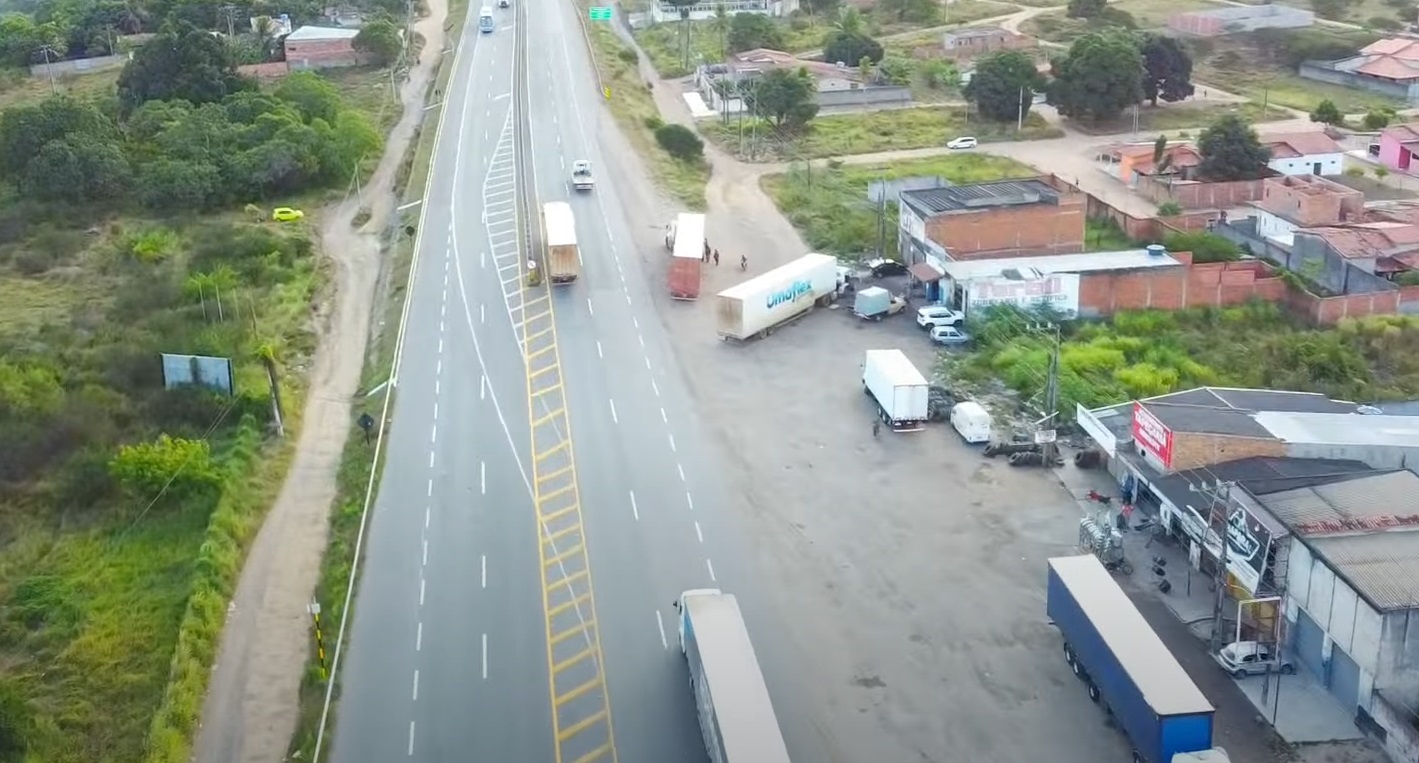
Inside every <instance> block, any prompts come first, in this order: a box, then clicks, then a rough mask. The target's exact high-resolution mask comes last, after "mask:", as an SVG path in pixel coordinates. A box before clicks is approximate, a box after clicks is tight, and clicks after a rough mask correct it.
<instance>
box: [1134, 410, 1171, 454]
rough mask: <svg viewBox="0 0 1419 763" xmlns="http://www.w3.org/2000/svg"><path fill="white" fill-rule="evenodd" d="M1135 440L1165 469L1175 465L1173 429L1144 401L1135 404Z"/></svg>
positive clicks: (1145, 452)
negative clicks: (1148, 407)
mask: <svg viewBox="0 0 1419 763" xmlns="http://www.w3.org/2000/svg"><path fill="white" fill-rule="evenodd" d="M1133 441H1134V442H1136V443H1138V446H1139V447H1141V448H1142V449H1143V452H1144V454H1145V455H1148V456H1152V457H1153V459H1154V460H1156V461H1157V462H1158V463H1159V464H1161V465H1162V468H1163V469H1164V470H1167V469H1171V468H1172V465H1173V430H1171V429H1169V428H1167V427H1166V426H1164V425H1163V422H1161V421H1159V420H1158V417H1157V416H1154V415H1153V414H1152V412H1150V411H1149V410H1148V409H1147V408H1144V407H1143V404H1142V403H1138V402H1135V403H1134V404H1133Z"/></svg>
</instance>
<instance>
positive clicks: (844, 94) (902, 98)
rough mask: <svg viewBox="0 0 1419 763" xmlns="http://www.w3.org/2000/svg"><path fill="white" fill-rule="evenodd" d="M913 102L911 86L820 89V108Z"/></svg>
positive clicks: (830, 108) (848, 107) (902, 104)
mask: <svg viewBox="0 0 1419 763" xmlns="http://www.w3.org/2000/svg"><path fill="white" fill-rule="evenodd" d="M911 102H912V91H911V88H909V87H895V86H883V87H859V88H857V89H856V90H820V91H818V108H820V109H823V110H833V109H851V108H857V107H864V106H882V105H899V106H905V105H907V104H909V103H911Z"/></svg>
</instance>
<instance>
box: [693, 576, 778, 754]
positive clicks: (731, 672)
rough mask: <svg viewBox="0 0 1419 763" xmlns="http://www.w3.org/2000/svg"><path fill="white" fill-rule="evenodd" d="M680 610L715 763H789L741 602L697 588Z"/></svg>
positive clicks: (703, 726)
mask: <svg viewBox="0 0 1419 763" xmlns="http://www.w3.org/2000/svg"><path fill="white" fill-rule="evenodd" d="M675 608H676V609H677V610H679V613H680V617H679V620H680V652H681V654H683V655H685V662H686V663H687V664H688V666H689V668H690V690H691V692H693V693H694V695H695V711H696V714H697V715H698V716H699V719H700V733H701V734H702V735H703V736H704V740H705V750H706V751H707V752H708V753H709V759H710V761H712V763H789V759H788V747H787V746H786V745H785V744H784V742H783V732H782V731H780V730H779V725H778V718H777V717H776V716H775V715H774V706H773V702H772V701H770V699H769V690H768V687H766V686H765V685H764V675H763V672H762V671H760V670H759V658H758V657H756V656H755V655H754V645H753V644H752V643H750V641H749V631H748V629H746V628H745V627H744V616H743V615H742V614H741V613H740V612H739V603H738V601H736V600H735V598H734V596H733V595H731V594H726V593H724V592H722V591H720V590H719V589H717V588H697V589H693V590H690V591H685V592H684V593H682V594H680V598H679V599H678V600H677V601H676V602H675Z"/></svg>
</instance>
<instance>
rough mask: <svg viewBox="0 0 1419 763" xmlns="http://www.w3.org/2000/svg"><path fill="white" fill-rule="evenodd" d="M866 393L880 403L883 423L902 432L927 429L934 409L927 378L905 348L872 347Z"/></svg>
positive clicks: (865, 375) (866, 365)
mask: <svg viewBox="0 0 1419 763" xmlns="http://www.w3.org/2000/svg"><path fill="white" fill-rule="evenodd" d="M862 392H863V394H865V395H867V396H868V397H870V398H872V400H873V401H874V402H875V403H876V404H877V415H878V416H880V417H881V419H882V423H883V424H886V425H887V426H889V427H891V428H892V429H894V430H896V431H899V432H914V431H917V430H920V429H924V428H925V426H926V421H927V418H928V416H929V414H930V410H931V405H930V402H931V395H930V392H929V389H928V387H927V384H926V378H925V377H923V376H922V375H921V372H920V371H918V370H916V366H914V365H912V362H911V361H910V360H907V356H906V355H904V354H902V351H901V350H868V351H867V359H866V361H864V362H863V364H862Z"/></svg>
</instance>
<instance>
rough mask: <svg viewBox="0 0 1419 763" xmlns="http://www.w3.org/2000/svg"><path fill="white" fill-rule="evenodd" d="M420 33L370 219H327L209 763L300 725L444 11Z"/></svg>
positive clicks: (245, 756) (230, 622)
mask: <svg viewBox="0 0 1419 763" xmlns="http://www.w3.org/2000/svg"><path fill="white" fill-rule="evenodd" d="M427 7H428V10H429V15H428V16H426V17H425V18H423V19H421V20H420V21H419V22H418V23H417V24H416V25H415V31H416V32H417V33H418V34H420V35H421V36H422V37H423V39H424V53H423V55H422V58H421V60H420V61H419V62H418V64H417V65H416V66H414V67H412V68H411V70H410V76H409V79H408V81H406V82H405V83H404V85H403V87H402V88H401V90H400V99H401V101H402V102H403V104H404V113H403V117H402V118H401V119H400V120H399V122H398V124H396V125H395V127H394V129H393V131H392V132H391V133H390V135H389V138H388V139H387V141H386V146H385V153H384V156H383V157H382V158H381V160H380V163H379V166H378V168H377V169H376V170H375V173H374V176H373V177H372V178H370V180H369V182H368V183H366V185H365V194H366V198H369V199H371V200H372V201H371V204H370V208H369V211H370V219H369V221H368V222H367V223H365V225H364V226H363V227H361V228H360V229H359V230H358V231H356V230H354V229H353V228H352V225H351V221H352V220H353V219H354V217H355V215H356V214H357V213H358V212H359V211H360V205H359V200H358V199H357V198H355V197H353V196H347V197H346V198H345V200H344V201H343V202H341V203H340V204H338V205H336V206H335V207H334V208H332V209H328V210H326V211H325V212H324V213H323V214H321V215H320V219H321V220H322V221H323V222H324V224H323V226H322V229H321V247H320V249H321V251H322V253H323V254H324V256H326V257H329V258H330V260H331V262H332V263H333V264H334V265H335V279H334V283H333V284H332V286H333V289H332V290H331V291H330V292H329V293H328V294H326V295H323V300H322V302H321V303H320V304H319V305H318V306H317V309H316V311H315V320H316V324H317V325H316V331H317V333H318V336H319V339H318V344H317V347H316V353H315V360H314V367H313V369H312V373H311V377H310V389H309V393H308V395H307V398H306V400H307V403H306V409H305V413H304V423H303V425H302V427H301V432H300V440H299V442H298V445H297V451H296V456H295V460H294V462H293V464H292V466H291V471H290V474H289V475H287V477H286V482H285V485H284V486H283V487H282V489H281V492H280V494H279V496H278V497H277V499H276V504H275V505H274V506H273V507H272V508H271V513H270V514H269V515H268V516H267V518H266V521H265V523H264V524H263V525H262V527H261V530H260V532H259V533H258V534H257V536H256V542H255V543H254V544H253V545H252V548H251V552H250V555H249V556H248V558H247V560H246V564H245V566H244V567H243V569H242V574H241V578H240V580H239V581H238V583H237V589H236V593H235V595H234V596H233V598H232V601H231V603H230V605H229V606H228V610H227V624H226V627H225V629H224V631H223V633H222V643H221V648H220V650H219V651H218V654H217V662H216V665H215V666H214V668H213V671H212V681H211V685H210V687H209V688H208V692H207V698H206V702H205V703H204V706H203V709H202V721H201V726H200V729H199V731H198V735H197V740H196V743H195V745H194V754H193V757H194V760H197V761H201V763H276V761H280V760H282V759H284V757H285V754H286V751H287V748H288V747H289V745H290V742H291V736H292V734H293V733H294V732H295V725H296V719H297V716H298V714H299V713H298V710H299V708H298V692H299V688H300V681H301V677H302V675H303V673H304V669H305V663H306V657H307V655H308V654H309V651H310V622H311V621H310V616H309V615H308V614H307V612H306V604H307V602H309V601H310V599H311V595H312V592H313V591H314V590H315V585H316V583H317V581H318V578H319V573H320V562H321V557H322V556H323V554H324V552H325V547H326V540H327V536H328V525H329V516H330V504H331V501H332V500H333V499H334V497H335V476H336V472H337V470H338V469H339V466H340V457H341V452H342V450H343V448H344V445H345V438H346V437H348V436H349V433H350V428H351V420H350V399H351V397H352V396H353V395H354V394H355V392H356V386H357V385H358V384H359V379H360V372H361V370H362V368H363V366H364V358H365V345H366V340H367V338H368V330H369V325H370V311H371V307H372V302H373V299H374V291H375V283H376V282H377V280H378V278H379V275H380V268H381V262H380V242H379V238H378V233H379V231H381V230H383V229H384V226H385V225H386V224H387V223H388V220H389V215H390V214H391V213H392V212H393V208H394V177H395V173H396V172H397V170H398V168H399V164H400V162H401V161H402V159H403V157H404V153H405V149H406V148H407V147H408V145H409V141H410V140H411V139H412V137H413V136H414V134H415V128H416V127H417V126H418V124H419V121H420V120H421V119H422V118H423V116H424V110H423V108H422V105H423V99H424V94H425V92H426V90H427V88H428V84H429V82H430V80H431V78H432V77H433V76H434V73H435V72H436V71H437V68H438V62H439V57H440V53H439V51H441V50H442V49H443V45H444V30H443V23H444V18H445V17H446V16H447V2H446V0H428V2H427Z"/></svg>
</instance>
